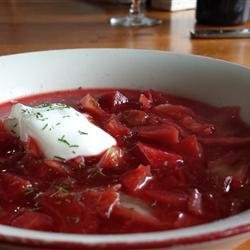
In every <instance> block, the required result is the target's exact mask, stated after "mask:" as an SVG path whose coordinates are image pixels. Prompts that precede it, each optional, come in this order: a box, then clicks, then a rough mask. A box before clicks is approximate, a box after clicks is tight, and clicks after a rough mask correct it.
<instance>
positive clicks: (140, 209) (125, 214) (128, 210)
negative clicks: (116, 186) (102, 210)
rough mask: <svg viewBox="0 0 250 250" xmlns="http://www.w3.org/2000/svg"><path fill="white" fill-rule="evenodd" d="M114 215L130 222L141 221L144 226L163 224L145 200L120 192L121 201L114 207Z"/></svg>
mask: <svg viewBox="0 0 250 250" xmlns="http://www.w3.org/2000/svg"><path fill="white" fill-rule="evenodd" d="M113 216H115V217H118V218H123V219H124V220H125V221H128V222H129V223H132V226H133V224H134V223H135V224H137V223H139V224H140V225H141V226H142V227H145V226H150V229H152V228H157V227H160V226H161V222H160V221H159V220H158V219H157V218H156V217H155V216H154V215H153V212H152V209H151V207H149V206H148V205H147V204H146V203H145V202H144V201H142V200H140V199H137V198H134V197H131V196H129V195H125V194H123V193H121V194H120V203H119V204H117V205H116V206H115V207H114V209H113Z"/></svg>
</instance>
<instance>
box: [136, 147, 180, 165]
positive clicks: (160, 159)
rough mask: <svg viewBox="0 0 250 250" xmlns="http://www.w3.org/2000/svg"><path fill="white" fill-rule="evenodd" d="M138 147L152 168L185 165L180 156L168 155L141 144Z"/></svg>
mask: <svg viewBox="0 0 250 250" xmlns="http://www.w3.org/2000/svg"><path fill="white" fill-rule="evenodd" d="M136 146H137V149H138V151H139V153H140V154H142V155H143V156H144V157H145V159H146V162H148V163H149V164H150V165H151V167H152V168H162V167H167V166H169V165H170V166H175V165H179V164H182V163H183V159H182V157H181V156H180V155H177V154H174V153H168V152H166V151H162V150H160V149H157V148H153V147H151V146H148V145H146V144H143V143H141V142H138V143H137V144H136Z"/></svg>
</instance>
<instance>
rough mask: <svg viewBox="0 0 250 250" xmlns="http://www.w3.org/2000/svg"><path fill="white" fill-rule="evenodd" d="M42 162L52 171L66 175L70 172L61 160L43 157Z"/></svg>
mask: <svg viewBox="0 0 250 250" xmlns="http://www.w3.org/2000/svg"><path fill="white" fill-rule="evenodd" d="M44 163H45V164H46V165H47V166H48V168H49V171H53V172H54V173H56V174H59V175H62V176H64V175H68V174H69V172H70V171H69V169H68V168H67V166H66V165H65V164H63V163H62V162H59V161H55V160H47V159H45V160H44Z"/></svg>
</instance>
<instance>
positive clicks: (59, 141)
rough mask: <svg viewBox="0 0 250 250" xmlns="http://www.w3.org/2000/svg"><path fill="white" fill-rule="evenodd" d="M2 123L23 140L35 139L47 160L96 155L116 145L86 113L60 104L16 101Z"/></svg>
mask: <svg viewBox="0 0 250 250" xmlns="http://www.w3.org/2000/svg"><path fill="white" fill-rule="evenodd" d="M5 125H6V127H7V129H9V131H11V132H12V133H13V134H15V135H16V136H19V137H20V140H21V141H23V142H27V140H28V138H29V137H32V138H33V139H35V141H36V142H37V144H38V146H39V147H40V149H41V150H42V152H43V153H44V156H45V157H46V158H47V159H56V158H57V159H58V158H62V159H65V160H70V159H72V158H75V157H77V156H96V155H99V154H101V153H102V152H104V151H105V150H107V149H109V148H110V147H112V146H114V145H116V140H115V139H114V138H113V137H112V136H111V135H109V134H108V133H107V132H105V131H104V130H103V129H101V128H99V127H97V126H96V125H95V124H93V123H92V122H90V121H89V120H88V118H87V115H85V114H82V113H80V112H78V111H77V110H75V109H74V108H72V107H70V106H68V105H65V104H61V103H53V104H42V105H40V106H36V107H29V106H25V105H23V104H21V103H17V104H15V105H13V106H12V109H11V112H10V114H9V117H8V118H7V119H6V121H5Z"/></svg>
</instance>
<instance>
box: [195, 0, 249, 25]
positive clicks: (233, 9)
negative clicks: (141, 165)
mask: <svg viewBox="0 0 250 250" xmlns="http://www.w3.org/2000/svg"><path fill="white" fill-rule="evenodd" d="M249 8H250V1H249V0H197V8H196V20H197V23H198V24H206V25H237V24H242V23H245V22H247V20H248V18H249Z"/></svg>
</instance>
